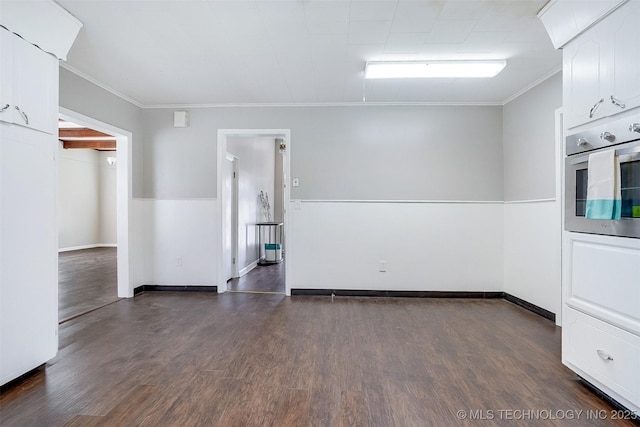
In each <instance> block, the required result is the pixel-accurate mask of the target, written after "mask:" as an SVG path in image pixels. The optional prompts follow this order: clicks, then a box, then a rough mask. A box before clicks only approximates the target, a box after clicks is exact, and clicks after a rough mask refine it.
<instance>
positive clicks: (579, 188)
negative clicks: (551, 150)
mask: <svg viewBox="0 0 640 427" xmlns="http://www.w3.org/2000/svg"><path fill="white" fill-rule="evenodd" d="M565 143H566V159H565V230H567V231H577V232H582V233H592V234H606V235H611V236H624V237H634V238H640V114H637V115H634V116H631V117H628V118H623V119H617V120H614V121H610V122H609V123H606V124H602V125H598V126H594V127H592V128H590V129H588V130H586V131H582V132H578V133H575V134H572V135H569V136H567V137H566V140H565ZM606 150H615V153H616V156H617V157H618V160H619V161H620V190H621V196H622V218H621V219H620V220H601V219H588V218H586V216H585V212H586V205H587V185H588V179H589V176H588V161H589V155H590V154H592V153H598V152H601V151H606Z"/></svg>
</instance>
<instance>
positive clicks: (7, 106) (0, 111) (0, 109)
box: [0, 104, 9, 113]
mask: <svg viewBox="0 0 640 427" xmlns="http://www.w3.org/2000/svg"><path fill="white" fill-rule="evenodd" d="M7 108H9V104H6V105H5V106H4V107H2V108H0V113H2V112H4V110H6V109H7Z"/></svg>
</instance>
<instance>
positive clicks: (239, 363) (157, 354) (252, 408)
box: [0, 292, 632, 427]
mask: <svg viewBox="0 0 640 427" xmlns="http://www.w3.org/2000/svg"><path fill="white" fill-rule="evenodd" d="M611 409H612V408H611V407H610V406H609V405H608V404H607V403H606V402H604V401H602V400H601V399H600V398H598V397H597V396H596V395H595V394H593V393H592V392H591V391H589V390H588V389H587V388H586V387H585V386H583V385H582V384H581V383H580V382H579V381H577V380H576V377H575V375H574V374H573V373H572V372H570V371H569V370H568V369H566V368H565V367H563V366H562V365H561V363H560V329H559V328H558V327H556V326H555V325H554V324H553V323H552V322H550V321H548V320H546V319H544V318H541V317H539V316H537V315H535V314H532V313H530V312H528V311H526V310H524V309H522V308H520V307H518V306H516V305H513V304H511V303H509V302H507V301H504V300H498V299H496V300H454V299H400V298H397V299H394V298H388V299H382V298H369V299H367V298H356V297H343V298H339V297H338V298H335V299H332V298H331V297H307V296H299V297H289V298H288V297H284V296H281V295H269V294H266V295H265V294H244V293H227V294H222V295H217V294H211V293H172V292H147V293H142V294H140V295H139V296H137V297H136V298H133V299H123V300H120V301H119V302H117V303H115V304H111V305H108V306H106V307H104V308H101V309H99V310H96V311H93V312H91V313H89V314H86V315H84V316H82V317H80V318H77V319H74V320H71V321H69V322H67V323H65V324H63V325H61V327H60V352H59V353H58V356H57V357H56V358H55V359H54V360H52V361H51V362H50V363H48V364H47V366H46V369H42V370H40V371H38V372H36V373H35V374H34V375H32V376H30V377H28V378H27V379H25V380H24V381H23V382H22V383H19V384H15V385H13V386H12V387H11V388H9V389H5V390H4V391H3V392H2V394H1V395H0V416H1V418H0V424H1V425H2V426H64V425H67V426H96V425H100V426H142V425H144V426H342V425H358V426H385V427H386V426H403V427H404V426H452V425H465V426H493V425H508V426H513V425H532V426H539V425H544V426H547V425H568V426H605V425H632V424H631V422H627V421H613V420H611V419H610V417H608V418H607V419H588V418H587V417H586V415H583V416H582V418H580V419H577V420H576V419H572V420H539V419H535V418H534V419H533V420H530V419H525V420H519V421H518V422H517V423H516V422H515V421H514V420H513V419H509V417H512V418H513V417H514V416H517V414H518V412H515V411H538V413H539V414H542V415H540V416H544V414H545V413H546V412H544V411H553V412H552V413H554V414H557V413H558V412H557V411H565V412H562V413H569V411H573V412H572V413H573V414H577V412H576V411H580V410H583V411H585V412H586V411H589V410H591V411H596V410H603V411H606V412H604V414H608V411H610V410H611ZM458 411H465V412H464V413H465V414H467V417H469V416H471V415H470V414H471V412H470V411H476V412H474V414H475V415H473V416H474V417H475V418H478V417H484V418H489V414H493V415H492V416H493V419H491V420H486V419H485V420H470V419H469V418H467V419H465V420H461V419H459V418H460V417H459V415H457V414H458ZM480 411H483V412H480ZM489 411H493V412H489ZM500 411H503V412H500ZM506 411H513V412H506ZM519 413H520V414H522V412H519ZM531 413H533V412H531ZM500 414H503V415H500ZM556 418H557V417H556ZM592 418H594V417H592Z"/></svg>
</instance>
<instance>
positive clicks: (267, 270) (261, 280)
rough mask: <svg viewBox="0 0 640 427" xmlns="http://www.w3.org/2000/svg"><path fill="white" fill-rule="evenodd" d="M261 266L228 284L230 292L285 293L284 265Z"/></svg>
mask: <svg viewBox="0 0 640 427" xmlns="http://www.w3.org/2000/svg"><path fill="white" fill-rule="evenodd" d="M285 262H286V261H283V262H281V263H279V264H271V265H259V266H257V267H256V268H254V269H253V270H251V271H250V272H249V273H247V274H245V275H244V276H242V277H240V278H235V279H231V280H229V281H228V282H227V291H229V292H252V293H264V292H269V293H281V294H284V293H285V280H284V279H285V276H284V263H285Z"/></svg>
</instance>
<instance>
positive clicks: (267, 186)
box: [217, 129, 291, 295]
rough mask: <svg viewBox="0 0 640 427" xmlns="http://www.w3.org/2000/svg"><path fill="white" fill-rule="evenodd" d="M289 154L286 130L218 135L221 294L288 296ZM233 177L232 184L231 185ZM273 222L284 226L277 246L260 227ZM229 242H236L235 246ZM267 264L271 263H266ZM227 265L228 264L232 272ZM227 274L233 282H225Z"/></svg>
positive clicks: (250, 130)
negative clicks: (266, 236)
mask: <svg viewBox="0 0 640 427" xmlns="http://www.w3.org/2000/svg"><path fill="white" fill-rule="evenodd" d="M290 148H291V147H290V131H289V130H288V129H241V130H234V129H228V130H219V131H218V174H217V175H218V194H219V197H218V200H219V209H220V210H219V212H220V218H221V221H220V223H221V233H220V236H221V241H222V245H221V246H222V247H221V253H222V256H221V257H220V269H219V271H220V273H219V280H218V283H219V286H218V290H219V292H226V291H231V292H256V293H259V292H267V293H273V292H276V293H284V294H287V295H290V287H289V286H288V283H287V276H288V271H289V265H288V263H287V262H286V261H284V253H285V251H286V249H287V248H288V245H287V229H288V223H287V214H286V206H287V204H288V203H289V200H290V190H289V187H288V185H287V176H289V169H290V157H289V151H290ZM231 159H233V160H231ZM232 168H233V172H231V170H232ZM231 176H233V178H234V179H235V182H233V181H231V182H230V179H231V178H230V177H231ZM234 186H235V187H234ZM234 188H235V189H234ZM234 210H235V214H233V212H234ZM230 215H232V216H231V219H230ZM234 220H235V223H234ZM276 221H277V223H278V224H280V223H281V224H282V225H281V226H280V227H279V230H280V232H281V236H282V238H281V239H280V241H278V242H277V243H274V244H272V243H269V244H267V243H268V242H264V241H263V240H264V235H261V234H260V227H259V226H258V224H260V225H263V224H264V223H265V222H269V223H273V222H276ZM229 239H232V242H235V246H234V245H232V244H231V242H230V241H229ZM266 249H268V250H269V252H268V253H266ZM276 254H277V255H276ZM267 260H268V261H272V262H265V261H267ZM229 263H232V264H231V266H230V267H229ZM259 264H260V265H259ZM229 272H231V273H232V274H231V277H232V279H231V280H229V281H228V279H229Z"/></svg>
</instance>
